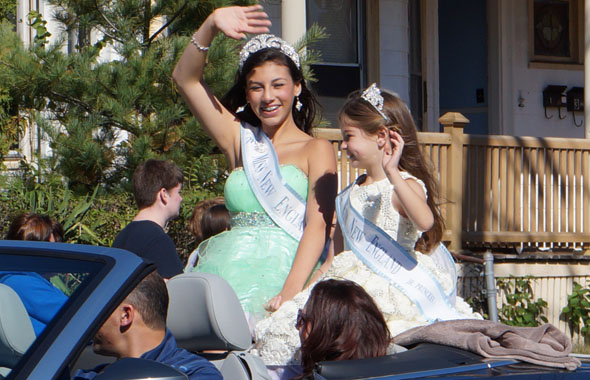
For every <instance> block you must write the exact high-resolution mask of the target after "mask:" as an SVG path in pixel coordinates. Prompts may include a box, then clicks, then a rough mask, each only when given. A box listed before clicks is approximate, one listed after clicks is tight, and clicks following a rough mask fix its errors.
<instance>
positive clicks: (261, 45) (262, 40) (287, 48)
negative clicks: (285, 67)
mask: <svg viewBox="0 0 590 380" xmlns="http://www.w3.org/2000/svg"><path fill="white" fill-rule="evenodd" d="M266 48H275V49H279V50H280V51H281V52H282V53H283V54H285V55H286V56H287V57H289V58H291V61H293V62H294V63H295V66H297V68H301V65H300V64H299V54H297V52H296V51H295V49H294V48H293V47H292V46H291V45H289V44H288V43H287V42H286V41H284V40H282V39H280V38H279V37H277V36H275V35H274V34H259V35H257V36H255V37H252V38H251V39H250V41H248V42H247V43H246V45H244V47H243V48H242V50H241V51H240V71H242V67H244V62H246V60H247V59H248V57H250V55H251V54H254V53H256V52H257V51H259V50H262V49H266Z"/></svg>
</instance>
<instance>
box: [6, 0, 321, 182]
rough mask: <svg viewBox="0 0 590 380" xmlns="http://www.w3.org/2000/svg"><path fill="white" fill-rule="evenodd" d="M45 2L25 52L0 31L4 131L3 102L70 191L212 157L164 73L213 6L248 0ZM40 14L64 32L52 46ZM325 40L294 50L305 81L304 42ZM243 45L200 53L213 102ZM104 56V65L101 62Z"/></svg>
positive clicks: (226, 42)
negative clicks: (45, 148) (154, 161)
mask: <svg viewBox="0 0 590 380" xmlns="http://www.w3.org/2000/svg"><path fill="white" fill-rule="evenodd" d="M47 1H48V2H49V3H50V4H51V5H52V6H54V9H55V11H54V12H53V14H52V15H51V16H50V15H47V14H45V15H41V14H39V13H37V12H31V14H29V15H28V18H29V22H30V25H31V26H32V27H33V28H34V29H35V30H36V35H37V36H36V37H35V43H34V44H32V46H30V47H29V48H24V47H23V46H22V44H21V43H20V40H19V39H18V38H17V37H16V36H15V33H14V32H13V31H12V30H9V28H8V26H6V27H4V28H3V29H2V30H0V83H3V84H4V86H2V88H5V89H9V90H8V92H7V93H6V91H7V90H4V93H3V92H2V91H0V126H2V125H3V123H2V121H4V123H7V125H10V124H9V123H8V120H10V119H9V118H2V112H1V111H2V109H6V108H7V105H8V104H10V109H11V112H12V113H10V115H12V116H14V115H21V117H22V115H25V116H24V117H25V118H26V120H25V121H26V122H29V123H32V122H33V121H34V122H35V123H36V124H38V125H39V126H41V128H42V129H43V131H44V132H45V133H46V134H47V138H48V140H49V142H50V146H51V148H52V152H53V154H54V155H55V157H56V162H57V165H56V166H55V170H57V171H58V172H59V173H60V174H62V175H63V176H65V178H66V179H67V181H68V183H69V185H70V188H71V189H73V190H74V191H76V192H87V193H91V192H92V191H93V190H94V189H95V188H96V187H97V186H104V185H106V186H107V188H109V189H113V188H118V187H119V185H120V184H123V185H124V186H125V185H126V183H127V182H128V180H129V178H130V176H131V173H133V171H134V169H135V167H137V164H138V163H139V162H142V161H144V160H146V159H148V158H163V159H168V160H173V161H174V162H176V164H178V165H179V166H180V167H185V166H186V165H189V166H190V165H191V160H192V158H193V157H201V156H203V155H208V154H211V152H212V150H213V143H212V141H211V140H210V138H209V137H208V136H207V135H206V134H205V133H204V132H203V131H202V129H201V128H199V127H198V124H197V122H196V121H195V119H194V118H193V117H192V115H191V113H190V111H189V109H188V107H187V106H186V104H185V102H184V101H183V100H182V98H181V97H180V95H179V94H178V93H177V91H176V87H175V85H174V83H173V82H172V80H171V73H172V70H173V68H174V65H175V64H176V61H177V60H178V58H179V57H180V55H181V54H182V52H183V50H184V48H185V47H186V46H187V45H188V44H189V40H190V35H192V33H193V32H194V31H195V30H196V29H197V28H198V26H199V25H200V24H201V23H202V22H203V21H204V20H205V18H206V17H207V16H208V15H209V14H210V13H211V12H212V11H213V10H214V9H215V8H217V7H220V6H227V5H233V4H240V5H244V4H252V3H254V2H255V1H237V0H236V1H229V0H225V1H223V0H201V1H197V0H165V1H164V0H156V1H146V0H126V1H110V0H97V1H95V0H92V1H90V0H47ZM48 17H54V18H55V19H56V20H57V21H58V22H60V23H61V25H60V26H61V30H63V31H64V32H63V33H62V34H61V35H59V36H57V37H58V38H57V42H56V43H52V44H50V43H48V38H49V36H50V34H49V33H48V31H47V29H46V19H47V18H48ZM90 31H95V32H97V33H94V34H93V36H94V38H98V40H97V41H91V40H90ZM325 37H326V36H325V33H324V32H323V31H322V29H321V28H319V27H317V26H313V27H312V28H311V29H310V31H309V33H308V34H307V35H306V36H305V37H304V38H303V39H302V40H301V41H300V42H299V43H298V44H297V45H296V48H297V49H298V50H299V51H300V52H304V51H305V52H306V54H305V55H304V56H303V57H302V58H303V59H302V63H303V65H304V71H305V73H306V75H307V77H308V78H310V79H313V74H312V73H311V72H310V71H309V64H310V63H314V62H317V61H318V60H319V54H318V53H317V52H315V51H313V50H312V49H309V46H310V45H311V44H312V43H313V42H314V41H315V40H318V39H320V38H325ZM66 41H70V42H69V43H68V44H67V46H66V44H65V42H66ZM71 41H76V42H77V43H75V44H74V43H71ZM241 43H242V41H235V40H233V39H229V38H225V37H223V36H218V37H217V38H215V40H214V41H213V43H212V46H211V49H210V50H209V52H208V62H209V64H208V65H207V66H206V67H205V72H204V78H205V81H206V82H207V83H208V84H209V85H210V87H211V89H212V91H213V93H214V94H215V95H217V96H218V97H221V96H222V95H223V94H224V93H225V92H226V91H227V90H228V89H229V87H230V86H231V85H232V84H233V80H234V76H235V73H236V71H237V59H238V54H237V52H238V51H239V47H240V44H241ZM306 47H307V49H305V48H306ZM107 48H108V49H111V50H108V51H107V50H106V49H107ZM66 51H67V53H66ZM109 51H111V53H109ZM113 51H114V52H116V55H113V54H112V52H113ZM103 53H107V56H108V54H110V55H111V59H108V58H107V59H104V58H101V54H103ZM103 55H104V54H103ZM15 110H16V112H15ZM19 122H20V124H18V125H14V123H13V124H12V125H11V126H12V129H11V130H10V131H11V133H12V134H13V135H14V134H15V133H16V132H19V131H21V130H22V127H23V125H26V122H23V121H22V120H21V119H19ZM17 127H18V128H17ZM19 128H20V129H19ZM2 133H4V132H2ZM0 148H2V147H0ZM2 151H6V148H5V147H4V148H3V149H2V150H0V153H1V152H2Z"/></svg>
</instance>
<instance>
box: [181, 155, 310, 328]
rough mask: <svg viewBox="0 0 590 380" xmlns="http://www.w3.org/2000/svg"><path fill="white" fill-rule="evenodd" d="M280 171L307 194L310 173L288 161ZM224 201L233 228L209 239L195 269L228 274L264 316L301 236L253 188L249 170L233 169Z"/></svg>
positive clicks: (255, 313)
mask: <svg viewBox="0 0 590 380" xmlns="http://www.w3.org/2000/svg"><path fill="white" fill-rule="evenodd" d="M280 171H281V175H282V176H283V178H284V179H285V180H286V181H287V183H288V184H289V186H291V188H292V189H293V190H295V191H296V192H297V193H298V194H299V195H300V196H301V197H302V198H303V199H307V187H308V185H307V177H306V175H305V173H303V172H302V171H301V170H300V169H299V168H298V167H296V166H293V165H284V166H281V167H280ZM225 206H226V207H227V209H228V210H229V212H230V215H231V230H229V231H225V232H222V233H221V234H219V235H216V236H213V237H212V238H210V239H208V240H206V241H204V242H203V243H201V245H200V246H199V261H198V263H197V266H196V267H195V268H194V269H193V271H197V272H208V273H213V274H216V275H218V276H221V277H223V278H224V279H225V280H227V281H228V282H229V284H230V285H231V286H232V288H233V289H234V290H235V291H236V293H237V295H238V298H239V299H240V302H241V304H242V307H243V308H244V311H246V312H249V313H250V315H251V317H253V318H254V319H255V320H259V319H261V318H263V317H264V315H265V310H264V304H265V303H266V302H268V301H269V300H270V299H271V298H272V297H274V296H275V295H277V294H278V293H279V292H280V291H281V289H282V287H283V284H284V282H285V279H286V278H287V275H288V274H289V271H290V270H291V265H292V264H293V260H294V259H295V253H296V251H297V247H298V245H299V241H297V240H295V239H294V238H292V237H291V236H290V235H288V234H287V233H286V232H285V231H284V230H282V229H281V228H280V227H278V226H277V225H276V224H275V223H274V222H273V221H272V219H271V218H270V217H269V216H268V214H267V213H266V212H265V211H264V209H263V208H262V206H261V205H260V203H259V202H258V200H257V199H256V197H255V196H254V193H253V192H252V190H251V189H250V185H249V184H248V180H247V179H246V174H245V173H244V170H243V169H241V168H239V169H236V170H234V171H233V172H232V173H231V174H230V175H229V177H228V179H227V181H226V183H225Z"/></svg>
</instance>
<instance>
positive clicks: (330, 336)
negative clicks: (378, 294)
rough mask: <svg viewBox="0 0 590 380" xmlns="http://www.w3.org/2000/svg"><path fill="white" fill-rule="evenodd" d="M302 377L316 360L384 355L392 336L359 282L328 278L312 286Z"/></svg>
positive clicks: (303, 349)
mask: <svg viewBox="0 0 590 380" xmlns="http://www.w3.org/2000/svg"><path fill="white" fill-rule="evenodd" d="M303 313H304V316H303V321H302V323H303V324H302V326H301V327H300V328H302V329H306V330H307V336H304V335H305V334H303V336H302V338H301V339H302V342H301V349H300V354H301V365H302V367H303V373H302V374H301V376H300V377H299V379H305V378H308V377H309V376H311V375H312V373H313V369H314V367H315V365H316V363H318V362H320V361H326V360H351V359H364V358H371V357H376V356H383V355H385V354H386V353H387V348H388V346H389V344H390V343H391V335H390V333H389V329H388V328H387V324H386V323H385V319H384V318H383V314H382V313H381V311H380V310H379V308H378V307H377V305H376V304H375V301H373V298H371V296H370V295H369V294H368V293H367V292H366V291H365V290H364V289H363V288H362V287H361V286H360V285H358V284H357V283H355V282H352V281H348V280H334V279H330V280H325V281H320V282H318V283H317V284H316V285H315V286H314V287H313V289H312V291H311V294H310V296H309V299H308V300H307V303H306V304H305V311H304V312H303Z"/></svg>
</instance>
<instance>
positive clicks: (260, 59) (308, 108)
mask: <svg viewBox="0 0 590 380" xmlns="http://www.w3.org/2000/svg"><path fill="white" fill-rule="evenodd" d="M266 62H275V63H277V64H279V65H283V66H286V67H287V68H288V69H289V73H290V74H291V79H293V82H294V83H300V84H301V94H299V101H300V102H301V104H303V107H301V111H297V109H296V108H295V101H293V106H292V112H291V113H292V114H293V120H294V121H295V124H296V125H297V127H299V129H301V130H302V131H304V132H306V133H307V134H310V133H311V129H312V128H313V123H314V120H315V118H316V114H317V113H318V110H319V108H320V105H319V103H318V101H317V99H316V97H315V94H314V93H313V92H312V91H311V89H309V88H308V87H307V85H306V83H305V78H304V77H303V72H302V71H301V69H299V68H298V67H297V65H295V63H294V62H293V61H292V60H291V58H289V57H287V56H286V55H285V54H283V53H282V52H281V51H280V50H279V49H276V48H266V49H262V50H259V51H257V52H256V53H254V54H252V55H250V56H249V57H248V59H247V60H246V61H245V62H244V66H243V67H242V70H241V71H239V70H238V72H237V73H236V79H235V84H234V86H233V87H232V88H231V89H230V90H229V91H228V92H227V94H225V96H224V97H223V98H222V99H221V103H222V104H223V105H224V106H225V107H226V108H227V109H228V110H230V111H231V112H237V111H236V110H237V109H238V108H239V107H242V106H244V105H245V104H246V81H247V79H248V76H249V75H250V72H251V71H252V70H253V69H255V68H256V67H258V66H260V65H262V64H264V63H266ZM236 115H237V117H238V118H239V119H240V120H241V121H244V122H247V123H249V124H251V125H254V126H257V127H259V126H260V119H258V117H257V116H256V114H254V112H253V111H252V109H251V108H250V106H247V107H245V108H244V110H243V111H242V112H237V113H236Z"/></svg>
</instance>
